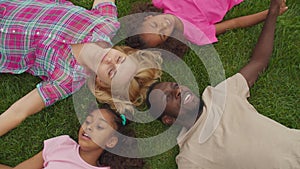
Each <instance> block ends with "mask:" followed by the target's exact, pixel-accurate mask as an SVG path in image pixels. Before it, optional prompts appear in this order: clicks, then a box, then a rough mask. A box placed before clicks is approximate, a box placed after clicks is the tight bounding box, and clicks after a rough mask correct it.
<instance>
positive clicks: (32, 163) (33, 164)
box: [14, 151, 44, 169]
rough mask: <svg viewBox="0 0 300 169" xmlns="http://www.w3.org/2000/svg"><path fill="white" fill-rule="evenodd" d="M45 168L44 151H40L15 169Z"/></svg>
mask: <svg viewBox="0 0 300 169" xmlns="http://www.w3.org/2000/svg"><path fill="white" fill-rule="evenodd" d="M43 166H44V159H43V151H40V152H39V153H38V154H36V155H35V156H33V157H31V158H30V159H28V160H26V161H24V162H22V163H20V164H19V165H17V166H15V167H14V169H42V168H43Z"/></svg>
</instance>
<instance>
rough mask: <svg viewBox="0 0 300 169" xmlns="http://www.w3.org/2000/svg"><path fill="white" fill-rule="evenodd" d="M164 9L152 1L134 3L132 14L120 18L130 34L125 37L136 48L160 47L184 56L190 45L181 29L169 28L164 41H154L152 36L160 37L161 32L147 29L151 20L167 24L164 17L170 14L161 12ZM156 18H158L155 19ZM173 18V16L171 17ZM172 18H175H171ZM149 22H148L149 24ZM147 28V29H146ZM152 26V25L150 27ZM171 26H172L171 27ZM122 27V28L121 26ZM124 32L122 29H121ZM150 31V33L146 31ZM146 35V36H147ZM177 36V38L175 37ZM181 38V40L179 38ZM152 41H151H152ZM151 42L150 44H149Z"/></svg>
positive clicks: (129, 44) (128, 43)
mask: <svg viewBox="0 0 300 169" xmlns="http://www.w3.org/2000/svg"><path fill="white" fill-rule="evenodd" d="M161 12H162V10H161V9H158V8H156V7H154V6H153V5H152V4H151V3H141V2H139V3H134V4H133V7H132V10H131V14H132V15H130V16H127V17H126V18H127V19H124V20H122V19H121V20H120V22H121V23H122V24H123V25H126V26H123V27H124V29H125V31H126V32H127V34H128V37H127V38H126V39H125V43H126V45H128V46H130V47H132V48H136V49H146V48H151V47H156V48H160V49H163V50H167V51H169V52H172V53H174V54H175V55H177V56H178V57H180V58H182V57H183V56H184V54H185V52H186V51H187V50H188V47H187V46H186V45H185V44H184V43H183V42H182V41H185V38H184V37H183V34H182V32H180V31H176V29H175V31H173V30H174V29H173V28H172V29H169V30H168V32H165V33H164V35H167V36H165V37H164V43H160V44H158V43H155V44H154V43H153V41H151V40H152V39H151V38H152V37H155V38H160V35H159V34H154V33H152V34H151V33H149V32H152V31H151V30H147V25H149V24H150V25H151V23H148V22H150V21H153V20H154V21H156V20H157V22H158V21H161V22H159V23H160V24H158V23H157V24H158V25H162V26H164V25H167V24H163V23H166V22H164V17H165V16H168V18H169V17H170V15H165V14H161ZM155 18H156V19H155ZM157 18H158V19H157ZM171 18H172V17H171ZM170 20H173V18H172V19H170ZM147 23H148V24H147ZM144 28H146V29H144ZM149 28H151V27H149ZM170 28H171V27H170ZM121 29H122V28H121ZM171 30H172V32H171ZM163 31H164V30H163ZM120 32H122V31H120ZM145 32H148V33H145ZM170 32H171V33H172V36H170V35H171V34H170ZM145 37H146V38H145ZM173 37H176V38H173ZM179 39H180V40H179ZM150 41H151V42H152V43H151V42H150ZM149 42H150V44H149Z"/></svg>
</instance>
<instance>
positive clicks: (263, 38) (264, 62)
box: [240, 0, 282, 87]
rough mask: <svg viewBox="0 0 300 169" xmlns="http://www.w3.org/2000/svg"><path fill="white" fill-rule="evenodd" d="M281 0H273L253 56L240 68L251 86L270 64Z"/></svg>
mask: <svg viewBox="0 0 300 169" xmlns="http://www.w3.org/2000/svg"><path fill="white" fill-rule="evenodd" d="M281 1H282V0H272V1H271V5H270V9H269V12H268V15H267V18H266V21H265V24H264V27H263V29H262V32H261V34H260V36H259V38H258V41H257V43H256V46H255V48H254V50H253V53H252V57H251V59H250V61H249V63H248V64H247V65H246V66H245V67H243V68H242V69H241V70H240V73H241V74H242V75H243V76H244V77H245V79H246V80H247V82H248V86H249V87H252V86H253V84H254V83H255V81H256V79H257V78H258V76H259V74H260V73H261V72H262V71H263V70H264V69H265V68H266V67H267V66H268V64H269V60H270V57H271V55H272V51H273V42H274V33H275V26H276V19H277V16H278V15H279V12H280V4H281Z"/></svg>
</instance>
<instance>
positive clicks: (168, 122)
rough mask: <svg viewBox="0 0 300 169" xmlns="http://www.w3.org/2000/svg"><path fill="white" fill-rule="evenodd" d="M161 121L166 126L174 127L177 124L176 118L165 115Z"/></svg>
mask: <svg viewBox="0 0 300 169" xmlns="http://www.w3.org/2000/svg"><path fill="white" fill-rule="evenodd" d="M161 121H162V122H163V123H164V124H166V125H169V126H170V125H172V124H173V123H174V122H175V118H173V117H171V116H168V115H165V116H163V117H162V118H161Z"/></svg>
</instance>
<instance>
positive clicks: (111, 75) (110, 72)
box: [108, 68, 117, 79]
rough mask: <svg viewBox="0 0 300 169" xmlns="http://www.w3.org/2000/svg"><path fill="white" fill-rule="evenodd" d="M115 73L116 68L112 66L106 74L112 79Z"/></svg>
mask: <svg viewBox="0 0 300 169" xmlns="http://www.w3.org/2000/svg"><path fill="white" fill-rule="evenodd" d="M116 73H117V70H116V69H115V68H112V69H111V70H109V72H108V76H109V78H110V79H112V78H113V77H114V76H115V75H116Z"/></svg>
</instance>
